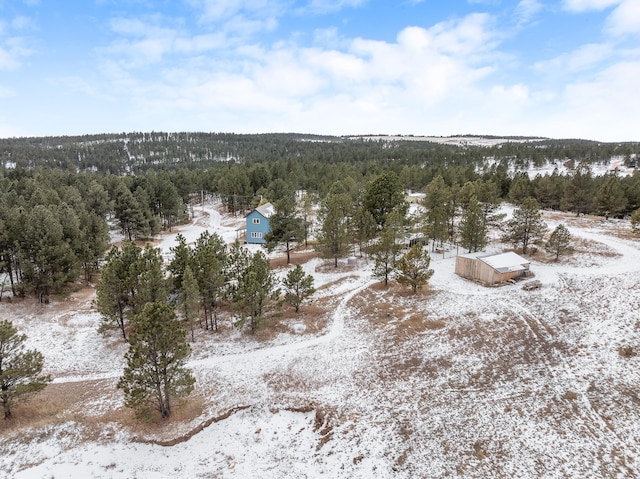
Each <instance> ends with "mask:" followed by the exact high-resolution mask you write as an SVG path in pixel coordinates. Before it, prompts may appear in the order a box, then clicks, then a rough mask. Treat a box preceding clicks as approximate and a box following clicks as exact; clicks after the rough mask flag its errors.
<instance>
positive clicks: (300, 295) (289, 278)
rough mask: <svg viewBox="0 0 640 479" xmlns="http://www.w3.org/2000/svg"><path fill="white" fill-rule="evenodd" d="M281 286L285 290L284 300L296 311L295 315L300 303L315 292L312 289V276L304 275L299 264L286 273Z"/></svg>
mask: <svg viewBox="0 0 640 479" xmlns="http://www.w3.org/2000/svg"><path fill="white" fill-rule="evenodd" d="M282 285H283V286H284V289H285V296H284V300H285V301H286V302H287V303H288V304H290V305H291V306H293V307H294V308H295V309H296V313H297V312H298V310H299V309H300V305H301V304H302V302H303V301H304V300H305V299H306V298H308V297H309V296H311V295H312V294H313V293H315V291H316V290H315V288H314V287H313V276H311V275H310V274H305V272H304V270H303V269H302V266H300V265H299V264H298V265H296V267H295V268H293V269H291V270H290V271H289V272H288V273H287V275H286V276H285V278H284V280H283V281H282Z"/></svg>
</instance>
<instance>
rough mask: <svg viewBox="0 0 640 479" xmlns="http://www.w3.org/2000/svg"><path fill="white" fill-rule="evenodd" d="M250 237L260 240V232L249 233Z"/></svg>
mask: <svg viewBox="0 0 640 479" xmlns="http://www.w3.org/2000/svg"><path fill="white" fill-rule="evenodd" d="M251 237H252V238H257V239H261V238H262V231H252V232H251Z"/></svg>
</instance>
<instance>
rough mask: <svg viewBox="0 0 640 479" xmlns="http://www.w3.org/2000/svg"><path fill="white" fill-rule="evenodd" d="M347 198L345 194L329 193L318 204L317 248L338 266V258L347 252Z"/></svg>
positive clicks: (348, 232)
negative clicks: (319, 225)
mask: <svg viewBox="0 0 640 479" xmlns="http://www.w3.org/2000/svg"><path fill="white" fill-rule="evenodd" d="M348 209H349V198H348V196H347V195H345V194H329V195H327V197H326V198H325V200H324V201H323V202H322V204H321V206H320V213H319V220H320V223H321V227H320V231H319V232H318V234H317V246H316V247H317V249H318V251H319V252H320V253H321V254H322V256H323V257H325V258H333V260H334V266H335V267H336V268H337V267H338V258H340V257H342V256H344V255H346V254H347V252H348V248H349V239H350V237H351V225H350V222H349V217H348V216H347V215H346V212H347V211H348Z"/></svg>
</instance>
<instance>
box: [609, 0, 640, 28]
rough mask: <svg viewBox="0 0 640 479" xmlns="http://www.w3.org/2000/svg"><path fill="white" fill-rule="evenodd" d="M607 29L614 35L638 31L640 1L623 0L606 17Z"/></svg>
mask: <svg viewBox="0 0 640 479" xmlns="http://www.w3.org/2000/svg"><path fill="white" fill-rule="evenodd" d="M606 29H607V31H608V32H609V33H610V34H612V35H614V36H621V35H625V34H639V33H640V1H639V0H625V1H624V2H622V3H621V4H620V5H619V6H618V7H617V8H616V9H615V10H614V11H613V12H612V13H611V15H609V18H607V25H606Z"/></svg>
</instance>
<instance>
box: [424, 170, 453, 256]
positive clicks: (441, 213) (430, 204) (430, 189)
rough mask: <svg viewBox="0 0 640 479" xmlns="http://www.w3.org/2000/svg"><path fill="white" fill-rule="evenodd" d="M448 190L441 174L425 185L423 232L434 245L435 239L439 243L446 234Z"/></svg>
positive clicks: (447, 227) (447, 226)
mask: <svg viewBox="0 0 640 479" xmlns="http://www.w3.org/2000/svg"><path fill="white" fill-rule="evenodd" d="M450 199H451V198H450V191H449V189H448V187H447V185H446V183H445V182H444V179H443V178H442V176H440V175H438V176H436V177H435V178H434V179H433V180H432V181H431V183H429V184H428V185H427V188H426V196H425V199H424V206H425V208H426V213H425V221H424V232H425V234H426V235H427V237H429V238H431V239H432V240H433V244H434V246H435V243H436V241H439V242H440V244H442V242H443V241H444V240H445V239H446V238H447V236H448V229H449V225H448V218H449V214H448V212H447V206H448V204H449V202H450Z"/></svg>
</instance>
